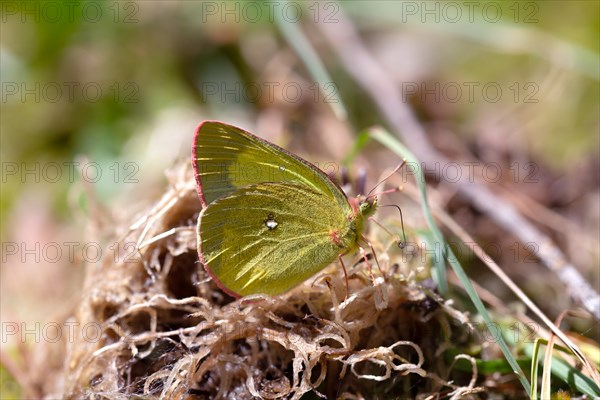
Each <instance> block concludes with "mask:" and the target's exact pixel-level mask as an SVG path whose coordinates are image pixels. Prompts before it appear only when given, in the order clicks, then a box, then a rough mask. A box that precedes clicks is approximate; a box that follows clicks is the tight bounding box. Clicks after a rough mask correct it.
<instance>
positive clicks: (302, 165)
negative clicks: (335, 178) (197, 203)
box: [192, 121, 352, 212]
mask: <svg viewBox="0 0 600 400" xmlns="http://www.w3.org/2000/svg"><path fill="white" fill-rule="evenodd" d="M192 165H193V166H194V173H195V175H196V181H197V183H198V192H199V195H200V200H201V201H202V205H203V206H204V207H205V206H206V205H207V204H210V203H212V202H213V201H215V200H216V199H218V198H221V197H223V196H226V195H228V194H231V193H233V192H234V191H235V190H237V189H240V188H243V187H245V186H248V185H252V184H256V183H262V182H287V183H297V184H303V185H306V186H307V187H309V188H311V189H312V190H313V191H315V192H319V193H322V194H323V195H325V196H327V197H329V198H331V199H333V200H334V201H335V202H336V203H337V204H339V205H340V206H341V207H343V208H344V210H345V211H346V212H351V211H352V209H351V206H350V205H349V203H348V199H347V198H346V196H345V195H344V193H343V192H342V190H341V189H340V188H339V187H338V186H337V185H336V184H335V183H333V182H332V181H331V180H330V179H329V177H328V176H327V175H326V174H325V173H323V171H321V170H320V169H318V168H317V167H315V166H314V165H312V164H310V163H309V162H308V161H305V160H303V159H301V158H300V157H298V156H296V155H294V154H291V153H289V152H288V151H286V150H284V149H282V148H280V147H278V146H276V145H274V144H272V143H269V142H267V141H266V140H263V139H261V138H259V137H257V136H254V135H252V134H251V133H249V132H246V131H244V130H243V129H240V128H237V127H235V126H232V125H228V124H224V123H222V122H219V121H204V122H202V123H201V124H200V125H199V126H198V128H197V130H196V136H195V138H194V145H193V147H192Z"/></svg>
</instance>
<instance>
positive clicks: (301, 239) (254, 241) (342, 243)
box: [198, 183, 360, 297]
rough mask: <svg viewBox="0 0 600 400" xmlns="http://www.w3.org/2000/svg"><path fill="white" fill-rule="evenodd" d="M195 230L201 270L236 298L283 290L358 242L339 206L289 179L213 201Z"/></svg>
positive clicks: (253, 186)
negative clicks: (204, 269) (197, 238)
mask: <svg viewBox="0 0 600 400" xmlns="http://www.w3.org/2000/svg"><path fill="white" fill-rule="evenodd" d="M359 217H360V216H359ZM198 234H199V237H200V240H199V243H198V253H199V254H200V258H201V261H202V263H203V264H204V266H205V268H206V269H207V271H208V272H209V274H210V275H211V276H212V277H213V278H214V279H215V280H216V281H217V283H219V286H220V287H221V288H223V289H224V290H225V291H226V292H228V293H230V294H232V295H234V296H236V297H237V296H240V295H242V296H243V295H247V294H252V293H264V294H268V295H277V294H281V293H284V292H286V291H287V290H289V289H291V288H292V287H294V286H296V285H298V284H299V283H301V282H303V281H304V280H306V279H307V278H309V277H310V276H312V275H314V274H315V273H317V272H318V271H320V270H321V269H323V268H324V267H326V266H327V265H328V264H330V263H331V262H333V261H334V260H336V258H337V257H338V255H339V254H340V253H344V252H347V251H350V250H352V249H353V248H354V247H355V246H356V243H357V241H358V233H357V225H356V223H355V221H353V220H349V219H348V218H347V215H346V214H345V213H344V211H343V209H342V208H339V207H332V206H331V202H330V201H329V199H328V198H327V196H326V195H325V194H324V193H322V192H320V191H317V190H314V189H313V187H311V186H307V185H300V184H290V183H261V184H256V185H250V186H247V187H244V188H241V189H238V190H236V191H235V192H234V193H232V194H230V195H229V196H225V197H222V198H220V199H218V200H216V201H214V202H213V203H211V204H209V205H208V207H207V208H205V209H203V210H202V213H201V214H200V218H199V219H198Z"/></svg>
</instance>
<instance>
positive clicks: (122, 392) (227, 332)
mask: <svg viewBox="0 0 600 400" xmlns="http://www.w3.org/2000/svg"><path fill="white" fill-rule="evenodd" d="M170 179H171V188H170V189H169V190H168V191H167V193H165V195H164V196H163V198H162V199H161V200H160V201H159V202H158V204H157V205H156V207H155V208H154V209H153V210H151V211H150V212H149V213H148V214H147V215H146V216H144V218H142V220H141V221H140V223H138V224H136V225H134V227H133V228H130V229H127V231H128V234H127V235H126V238H125V239H123V240H121V241H120V243H121V244H122V246H121V247H122V251H120V252H111V253H110V254H109V255H107V256H106V257H105V258H104V260H103V262H102V263H100V264H96V265H90V266H89V267H88V268H89V269H88V271H87V273H88V275H87V279H86V283H85V288H84V297H83V299H82V301H81V305H80V307H79V309H78V312H77V315H76V319H77V322H78V324H77V325H76V326H78V327H79V329H80V332H78V333H79V334H78V335H75V336H76V337H78V338H80V340H78V341H76V342H75V343H74V344H73V345H72V346H71V347H70V348H69V349H68V360H67V370H66V377H67V378H66V382H65V397H67V398H115V399H117V398H119V399H120V398H130V397H132V396H133V397H135V396H142V397H144V398H159V397H163V398H173V399H178V398H185V399H215V398H231V399H249V398H256V397H260V398H266V399H276V398H291V399H298V398H300V397H302V396H303V395H304V394H305V393H308V392H312V393H313V395H308V396H309V397H311V398H316V396H320V397H326V398H339V397H341V398H391V397H402V398H405V397H416V396H418V395H423V394H426V393H436V392H439V391H444V392H445V393H446V394H448V393H451V392H453V391H454V392H455V393H459V391H460V393H462V394H464V393H467V392H468V391H470V390H472V387H473V383H474V382H471V383H470V386H468V387H467V388H466V389H465V388H462V389H460V388H459V387H458V386H455V385H451V384H449V383H448V382H447V381H446V380H445V379H447V378H448V375H449V373H450V370H451V368H450V367H449V365H450V364H451V362H446V361H445V360H444V357H441V356H440V352H441V351H443V349H444V348H446V347H447V346H448V343H450V341H455V342H456V341H458V340H460V337H464V333H465V329H464V328H462V327H461V326H455V325H453V322H452V321H453V319H451V318H448V316H449V313H452V312H453V311H452V310H451V309H450V308H449V307H448V306H447V305H444V304H440V302H439V300H434V299H432V298H431V297H428V296H427V295H426V294H425V292H426V291H425V290H424V289H423V286H422V285H420V284H419V283H418V282H417V281H416V279H415V274H414V273H411V272H410V271H411V268H414V267H415V265H409V264H412V263H413V262H411V263H408V262H402V263H397V262H395V261H394V258H395V257H397V258H399V255H400V254H402V253H401V252H400V251H399V250H398V249H394V251H395V252H394V251H390V252H387V251H386V250H385V249H384V247H383V246H376V248H377V249H378V250H377V251H378V252H377V255H378V259H379V262H380V264H381V267H382V271H383V275H384V276H382V275H381V274H380V272H379V271H378V269H377V268H373V273H374V274H375V276H376V279H375V282H374V281H373V280H372V279H371V278H370V276H369V273H368V269H367V268H366V266H365V264H364V263H363V262H357V263H356V264H355V265H354V266H350V267H349V270H348V274H349V292H350V295H349V297H348V298H345V291H346V289H345V282H344V278H343V272H342V270H341V268H339V267H337V266H336V265H332V266H331V267H329V268H327V269H325V271H323V272H322V273H320V274H318V275H317V276H315V277H313V278H311V279H309V280H308V281H307V282H305V283H303V284H302V285H300V286H299V287H297V288H295V289H294V290H292V291H291V292H289V293H287V294H286V295H284V296H280V297H277V298H269V297H264V296H254V297H252V298H245V299H241V300H235V299H233V298H231V297H229V296H227V295H226V294H224V293H223V292H222V291H220V290H219V289H218V288H217V286H216V285H215V284H214V283H213V282H212V281H211V279H210V278H209V277H208V276H207V274H206V273H205V272H204V269H203V267H202V265H200V264H199V262H198V256H197V253H196V237H195V225H196V220H197V217H198V213H199V212H200V201H199V200H198V197H197V194H196V189H195V186H194V183H193V178H192V176H191V172H190V171H189V169H186V168H184V169H182V170H180V171H178V172H177V173H176V174H173V176H171V177H170ZM129 223H130V221H126V222H124V224H123V225H124V226H127V227H129V226H130V225H129ZM115 231H116V232H119V229H116V230H115ZM388 239H389V238H388ZM388 241H389V240H388ZM133 242H135V243H136V244H137V245H139V251H138V252H132V251H131V248H132V246H131V243H133ZM115 254H118V255H119V257H116V256H115ZM414 260H416V258H414ZM428 293H429V294H430V295H432V293H431V292H428ZM434 297H435V296H434ZM461 335H462V336H461ZM450 361H451V360H450ZM464 376H465V377H466V379H464V381H465V382H467V383H468V381H469V380H470V378H471V373H465V374H464ZM441 377H443V378H445V379H442V378H441Z"/></svg>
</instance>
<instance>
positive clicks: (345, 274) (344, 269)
mask: <svg viewBox="0 0 600 400" xmlns="http://www.w3.org/2000/svg"><path fill="white" fill-rule="evenodd" d="M338 260H339V261H340V264H342V270H343V271H344V279H345V280H346V299H347V298H348V271H346V266H345V265H344V261H343V260H342V255H341V254H340V255H339V256H338Z"/></svg>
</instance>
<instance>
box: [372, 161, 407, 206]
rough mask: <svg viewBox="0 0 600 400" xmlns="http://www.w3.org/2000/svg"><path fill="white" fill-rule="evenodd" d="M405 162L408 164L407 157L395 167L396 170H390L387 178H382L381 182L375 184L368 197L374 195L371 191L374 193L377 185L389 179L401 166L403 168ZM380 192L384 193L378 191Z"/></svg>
mask: <svg viewBox="0 0 600 400" xmlns="http://www.w3.org/2000/svg"><path fill="white" fill-rule="evenodd" d="M404 164H406V158H404V159H402V162H401V163H400V164H398V165H397V166H396V168H394V170H393V171H392V172H390V173H389V174H388V175H387V176H386V177H385V178H383V179H382V180H380V181H379V183H377V185H375V186H373V189H371V191H370V192H369V193H367V197H371V196H373V195H371V193H373V191H374V190H375V189H376V188H377V186H379V185H381V184H382V183H383V182H385V181H387V180H388V179H390V177H391V176H392V175H394V174H395V173H396V172H398V171H399V170H400V168H402V167H403V166H404ZM378 194H383V192H381V193H378Z"/></svg>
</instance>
